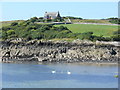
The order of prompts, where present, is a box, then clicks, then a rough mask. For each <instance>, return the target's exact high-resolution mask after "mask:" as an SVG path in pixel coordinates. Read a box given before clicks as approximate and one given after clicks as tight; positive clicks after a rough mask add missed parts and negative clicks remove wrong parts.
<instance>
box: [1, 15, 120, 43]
mask: <svg viewBox="0 0 120 90" xmlns="http://www.w3.org/2000/svg"><path fill="white" fill-rule="evenodd" d="M77 19H78V18H77ZM36 20H43V18H42V17H41V18H36V17H33V18H30V19H29V20H26V21H12V22H2V23H3V24H4V25H3V26H2V27H1V28H0V30H2V31H0V38H2V39H4V40H6V39H10V38H23V39H26V40H31V39H38V40H39V39H44V40H46V39H47V40H66V41H72V40H74V39H81V40H84V39H87V40H91V41H96V40H99V41H120V30H118V26H110V25H92V24H91V25H90V24H64V25H52V24H50V23H47V22H46V23H42V24H41V23H36V22H37V21H36Z"/></svg>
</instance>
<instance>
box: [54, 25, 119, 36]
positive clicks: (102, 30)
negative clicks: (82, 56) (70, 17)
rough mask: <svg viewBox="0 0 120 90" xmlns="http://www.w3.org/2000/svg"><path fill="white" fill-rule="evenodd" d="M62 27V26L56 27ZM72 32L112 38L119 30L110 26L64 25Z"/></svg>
mask: <svg viewBox="0 0 120 90" xmlns="http://www.w3.org/2000/svg"><path fill="white" fill-rule="evenodd" d="M55 26H60V25H55ZM63 26H65V27H67V28H68V29H69V30H71V31H72V32H73V33H85V32H93V35H96V36H104V37H110V36H112V35H113V33H114V32H115V31H117V30H118V26H110V25H92V24H65V25H63Z"/></svg>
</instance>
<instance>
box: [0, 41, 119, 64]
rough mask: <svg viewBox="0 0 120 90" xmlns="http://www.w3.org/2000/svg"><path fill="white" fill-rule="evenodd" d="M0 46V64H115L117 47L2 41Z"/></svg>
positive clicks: (73, 43)
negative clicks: (24, 62)
mask: <svg viewBox="0 0 120 90" xmlns="http://www.w3.org/2000/svg"><path fill="white" fill-rule="evenodd" d="M1 43H2V44H1V46H0V51H1V52H0V60H1V62H8V63H10V62H16V61H20V62H23V61H28V62H31V61H36V62H66V63H74V62H83V63H86V62H92V63H117V62H118V61H119V59H120V57H119V52H120V50H119V47H120V46H115V45H111V44H109V43H108V44H106V43H104V44H103V42H102V43H100V42H99V44H98V43H94V42H90V41H84V42H83V41H79V40H76V41H74V42H61V41H57V42H53V41H37V40H32V41H27V42H26V41H24V42H23V41H21V42H15V41H14V40H13V41H4V42H1Z"/></svg>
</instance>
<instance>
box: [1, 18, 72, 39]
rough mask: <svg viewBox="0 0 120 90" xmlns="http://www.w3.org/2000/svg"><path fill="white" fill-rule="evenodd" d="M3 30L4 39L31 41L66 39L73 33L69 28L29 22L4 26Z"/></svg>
mask: <svg viewBox="0 0 120 90" xmlns="http://www.w3.org/2000/svg"><path fill="white" fill-rule="evenodd" d="M1 29H2V32H1V33H2V39H10V38H24V39H27V40H31V39H52V38H66V37H68V36H67V34H69V33H72V32H71V31H70V30H69V29H68V28H67V27H64V26H60V27H55V26H53V25H50V24H36V23H33V22H30V21H29V20H27V21H24V22H21V23H17V22H13V23H11V25H8V26H4V27H2V28H1Z"/></svg>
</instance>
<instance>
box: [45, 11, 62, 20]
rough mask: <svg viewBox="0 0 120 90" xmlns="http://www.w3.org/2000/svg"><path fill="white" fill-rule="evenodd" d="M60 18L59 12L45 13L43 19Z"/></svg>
mask: <svg viewBox="0 0 120 90" xmlns="http://www.w3.org/2000/svg"><path fill="white" fill-rule="evenodd" d="M55 18H61V16H60V13H59V12H45V15H44V19H55Z"/></svg>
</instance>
